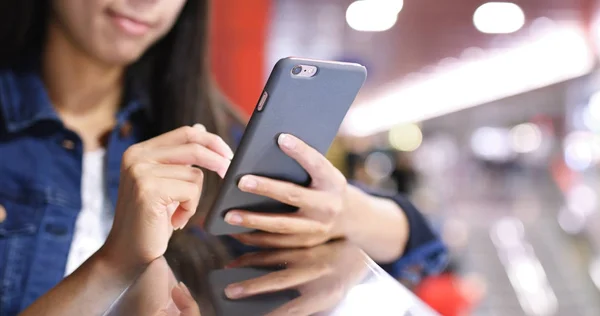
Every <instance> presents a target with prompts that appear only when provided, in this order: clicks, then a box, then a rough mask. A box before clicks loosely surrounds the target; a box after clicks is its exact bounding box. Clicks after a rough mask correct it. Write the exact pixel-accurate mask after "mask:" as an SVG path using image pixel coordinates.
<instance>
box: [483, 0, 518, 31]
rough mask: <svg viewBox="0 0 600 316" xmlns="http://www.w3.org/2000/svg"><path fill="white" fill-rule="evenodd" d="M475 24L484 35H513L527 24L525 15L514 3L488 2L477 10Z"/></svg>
mask: <svg viewBox="0 0 600 316" xmlns="http://www.w3.org/2000/svg"><path fill="white" fill-rule="evenodd" d="M473 24H475V27H476V28H477V30H479V31H480V32H482V33H489V34H507V33H513V32H516V31H518V30H520V29H521V28H522V27H523V25H524V24H525V14H524V13H523V10H521V8H520V7H519V6H518V5H516V4H514V3H510V2H488V3H484V4H482V5H481V6H480V7H479V8H477V10H475V13H474V14H473Z"/></svg>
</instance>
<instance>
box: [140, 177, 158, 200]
mask: <svg viewBox="0 0 600 316" xmlns="http://www.w3.org/2000/svg"><path fill="white" fill-rule="evenodd" d="M136 188H137V191H138V193H139V195H141V196H153V195H154V194H155V192H156V191H157V190H156V188H157V185H156V182H155V181H154V180H153V179H150V178H148V177H147V176H141V177H138V178H136Z"/></svg>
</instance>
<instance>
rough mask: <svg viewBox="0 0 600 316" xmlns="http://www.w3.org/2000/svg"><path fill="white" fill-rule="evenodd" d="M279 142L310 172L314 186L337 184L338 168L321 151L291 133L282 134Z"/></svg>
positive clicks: (288, 153)
mask: <svg viewBox="0 0 600 316" xmlns="http://www.w3.org/2000/svg"><path fill="white" fill-rule="evenodd" d="M277 142H278V143H279V146H280V147H281V149H282V150H283V151H284V152H285V153H286V154H287V155H288V156H290V157H291V158H293V159H294V160H296V161H297V162H298V163H299V164H300V166H302V168H304V170H306V172H308V174H309V175H310V177H311V179H312V185H313V186H315V187H322V186H323V187H325V188H329V187H333V186H335V185H336V184H337V182H336V181H337V178H338V177H339V175H338V174H336V173H337V169H336V168H335V167H334V166H333V165H332V164H331V162H330V161H329V160H327V158H325V156H323V155H322V154H321V153H320V152H319V151H317V150H316V149H314V148H312V147H311V146H309V145H308V144H306V143H305V142H303V141H302V140H300V139H299V138H297V137H295V136H293V135H290V134H280V135H279V137H278V138H277Z"/></svg>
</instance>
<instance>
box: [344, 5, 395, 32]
mask: <svg viewBox="0 0 600 316" xmlns="http://www.w3.org/2000/svg"><path fill="white" fill-rule="evenodd" d="M382 2H383V0H363V1H355V2H353V3H352V4H350V6H348V10H346V22H347V23H348V25H349V26H350V27H351V28H353V29H355V30H357V31H362V32H383V31H387V30H389V29H391V28H392V27H393V26H394V25H395V24H396V21H397V19H398V13H397V12H396V11H395V10H390V6H389V4H387V5H382V4H381V3H382Z"/></svg>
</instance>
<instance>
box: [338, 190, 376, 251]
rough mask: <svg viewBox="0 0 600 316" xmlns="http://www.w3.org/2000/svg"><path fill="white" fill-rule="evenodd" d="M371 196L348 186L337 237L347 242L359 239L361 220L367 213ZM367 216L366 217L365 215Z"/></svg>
mask: <svg viewBox="0 0 600 316" xmlns="http://www.w3.org/2000/svg"><path fill="white" fill-rule="evenodd" d="M370 199H371V196H370V195H368V194H366V193H364V192H363V191H361V190H359V189H358V188H356V187H354V186H351V185H348V188H347V190H346V192H345V201H346V203H344V204H345V205H346V207H345V210H344V212H343V213H342V216H341V219H340V225H339V228H338V230H339V233H338V234H339V235H340V237H343V238H345V239H348V240H349V241H356V240H357V239H360V234H361V231H362V229H361V223H362V218H363V217H364V216H365V215H366V214H365V213H366V212H368V209H369V205H370V203H371V201H370ZM367 216H368V215H367Z"/></svg>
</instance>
